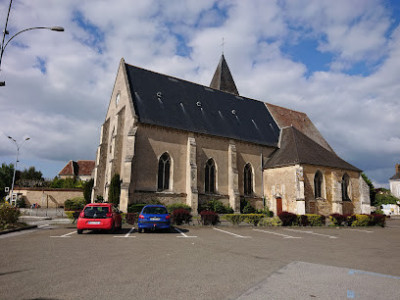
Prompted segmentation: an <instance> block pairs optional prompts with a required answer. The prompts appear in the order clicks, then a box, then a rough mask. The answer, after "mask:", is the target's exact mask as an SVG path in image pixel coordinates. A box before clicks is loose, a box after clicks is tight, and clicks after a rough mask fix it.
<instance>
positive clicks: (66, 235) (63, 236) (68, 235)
mask: <svg viewBox="0 0 400 300" xmlns="http://www.w3.org/2000/svg"><path fill="white" fill-rule="evenodd" d="M74 233H76V231H72V232H69V233H66V234H63V235H52V236H50V237H52V238H70V235H71V234H74Z"/></svg>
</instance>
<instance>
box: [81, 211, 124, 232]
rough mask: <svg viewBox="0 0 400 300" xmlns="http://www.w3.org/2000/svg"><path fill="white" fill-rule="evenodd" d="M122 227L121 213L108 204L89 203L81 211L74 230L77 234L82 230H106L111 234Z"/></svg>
mask: <svg viewBox="0 0 400 300" xmlns="http://www.w3.org/2000/svg"><path fill="white" fill-rule="evenodd" d="M121 227H122V217H121V212H120V211H119V210H118V208H116V207H115V206H114V205H113V204H110V203H90V204H87V205H86V206H85V207H84V208H83V210H82V211H81V213H80V215H79V218H78V221H77V222H76V229H77V232H78V234H81V233H82V232H83V230H108V231H111V232H113V231H114V230H115V229H117V230H119V229H121Z"/></svg>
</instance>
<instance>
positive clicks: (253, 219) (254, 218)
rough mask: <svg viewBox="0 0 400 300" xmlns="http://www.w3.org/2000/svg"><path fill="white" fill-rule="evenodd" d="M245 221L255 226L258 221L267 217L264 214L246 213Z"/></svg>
mask: <svg viewBox="0 0 400 300" xmlns="http://www.w3.org/2000/svg"><path fill="white" fill-rule="evenodd" d="M244 217H245V218H244V221H245V222H246V223H249V224H253V226H257V225H258V223H259V222H260V221H261V220H262V219H263V218H264V217H265V215H264V214H246V215H244Z"/></svg>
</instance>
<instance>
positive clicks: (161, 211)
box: [143, 206, 168, 215]
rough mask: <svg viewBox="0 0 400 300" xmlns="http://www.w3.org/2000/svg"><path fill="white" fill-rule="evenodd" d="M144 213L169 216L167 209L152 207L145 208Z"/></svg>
mask: <svg viewBox="0 0 400 300" xmlns="http://www.w3.org/2000/svg"><path fill="white" fill-rule="evenodd" d="M143 213H144V214H149V215H165V214H168V211H167V209H166V208H165V207H157V206H156V207H154V206H150V207H145V208H144V209H143Z"/></svg>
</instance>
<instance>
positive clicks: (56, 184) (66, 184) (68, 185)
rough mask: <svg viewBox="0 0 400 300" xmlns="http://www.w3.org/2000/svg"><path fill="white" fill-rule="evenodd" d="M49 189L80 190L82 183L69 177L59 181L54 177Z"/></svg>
mask: <svg viewBox="0 0 400 300" xmlns="http://www.w3.org/2000/svg"><path fill="white" fill-rule="evenodd" d="M49 187H51V188H56V189H57V188H58V189H74V188H75V189H76V188H82V187H83V182H82V181H81V180H78V179H76V177H70V178H65V179H61V178H58V177H54V179H53V181H52V182H51V183H50V185H49Z"/></svg>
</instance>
